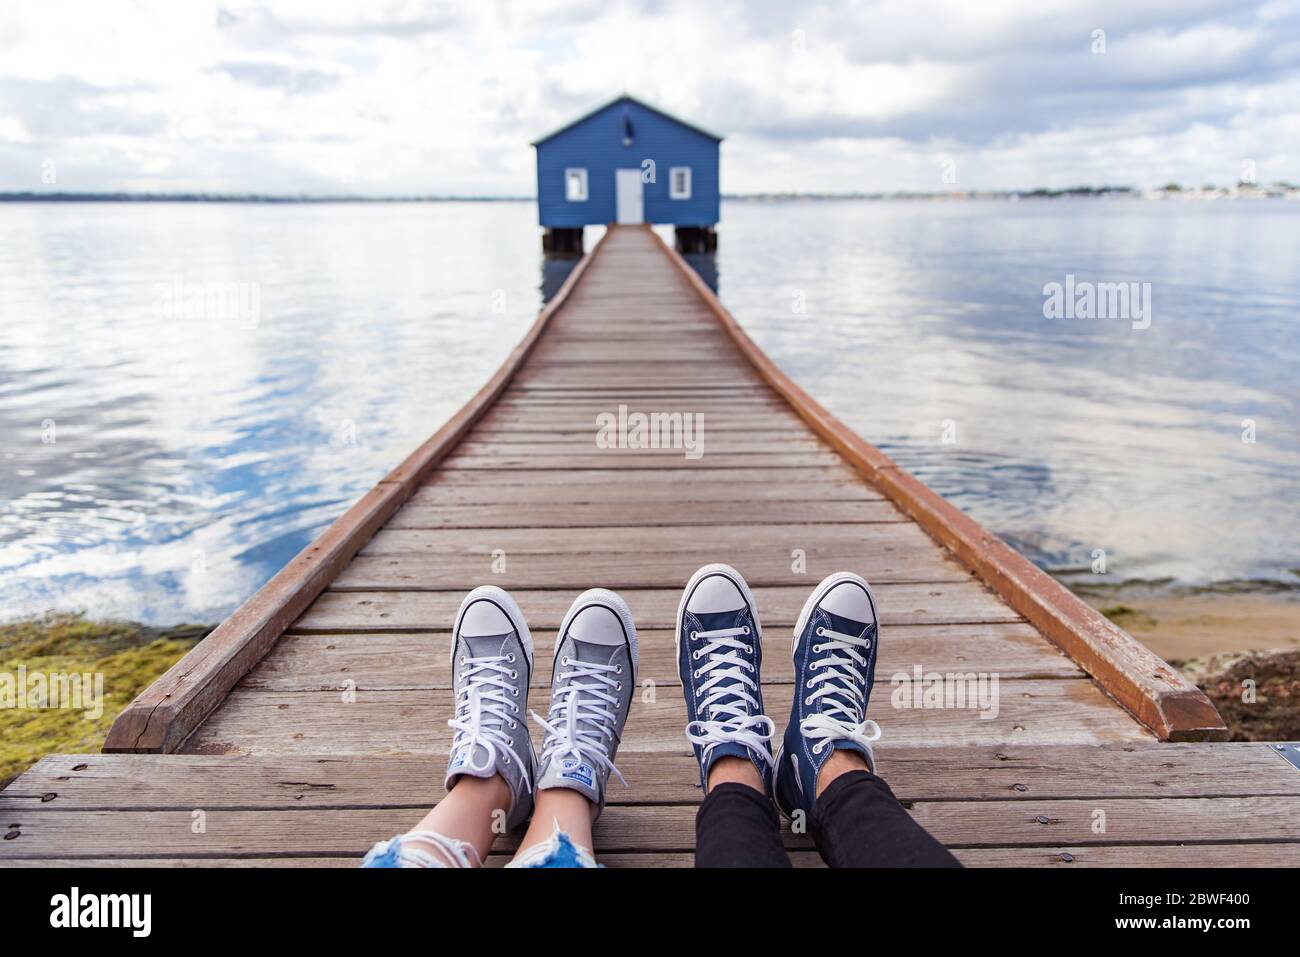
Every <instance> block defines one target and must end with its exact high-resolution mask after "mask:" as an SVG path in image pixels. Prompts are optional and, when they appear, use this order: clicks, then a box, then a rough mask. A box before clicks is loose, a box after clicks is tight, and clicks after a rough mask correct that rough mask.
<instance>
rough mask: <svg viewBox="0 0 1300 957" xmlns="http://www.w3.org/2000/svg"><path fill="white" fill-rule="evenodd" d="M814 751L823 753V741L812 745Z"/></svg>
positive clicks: (814, 752)
mask: <svg viewBox="0 0 1300 957" xmlns="http://www.w3.org/2000/svg"><path fill="white" fill-rule="evenodd" d="M812 753H813V754H821V753H822V746H821V742H818V743H817V744H814V745H813V746H812Z"/></svg>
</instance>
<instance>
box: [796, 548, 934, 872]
mask: <svg viewBox="0 0 1300 957" xmlns="http://www.w3.org/2000/svg"><path fill="white" fill-rule="evenodd" d="M878 644H879V627H878V624H877V616H876V605H875V599H874V598H873V597H872V595H871V590H870V588H869V587H868V586H867V583H866V582H865V581H863V580H862V579H861V578H859V577H858V576H857V575H853V574H850V573H847V572H839V573H837V574H834V575H830V576H829V577H827V578H826V579H824V580H823V581H822V582H821V584H819V585H818V586H817V588H816V589H814V590H813V593H812V595H811V596H809V598H808V601H807V602H806V603H805V604H804V607H803V611H802V612H800V615H799V620H798V622H797V624H796V625H795V645H794V673H795V694H794V705H793V708H792V710H791V714H790V723H789V724H788V725H787V726H786V730H785V735H784V738H783V739H782V744H781V750H780V751H779V752H778V753H777V758H776V760H777V771H776V787H775V792H776V802H777V804H778V806H779V807H780V808H781V811H782V812H783V813H784V814H786V815H787V816H788V817H791V818H792V819H796V818H798V819H802V820H803V822H804V823H805V824H807V825H809V827H810V830H811V832H812V834H813V838H814V840H815V841H816V843H817V848H818V850H819V851H820V852H821V855H822V858H823V860H825V861H826V863H827V864H830V865H831V866H832V867H907V866H921V867H951V866H959V865H958V864H957V860H956V858H954V857H953V856H952V855H951V854H950V853H948V851H947V850H945V849H944V848H943V846H942V845H940V844H939V843H938V842H937V841H936V840H935V839H934V838H933V837H931V836H930V835H929V834H928V833H927V832H926V831H925V829H924V828H922V827H921V826H920V825H919V824H917V823H916V821H915V820H913V818H912V816H911V815H910V814H908V813H907V811H906V810H905V809H904V808H903V806H902V805H901V804H899V803H898V801H897V799H896V798H895V797H894V795H893V793H892V792H891V791H890V790H889V786H888V785H887V784H885V782H884V781H883V780H881V779H880V778H879V777H877V776H876V775H875V773H874V771H875V756H874V755H873V753H872V749H871V744H872V742H874V741H876V740H877V739H879V737H880V727H879V725H877V724H876V722H874V721H872V720H870V719H868V718H867V703H868V700H869V699H870V697H871V687H872V684H873V683H874V680H875V670H876V652H877V646H878Z"/></svg>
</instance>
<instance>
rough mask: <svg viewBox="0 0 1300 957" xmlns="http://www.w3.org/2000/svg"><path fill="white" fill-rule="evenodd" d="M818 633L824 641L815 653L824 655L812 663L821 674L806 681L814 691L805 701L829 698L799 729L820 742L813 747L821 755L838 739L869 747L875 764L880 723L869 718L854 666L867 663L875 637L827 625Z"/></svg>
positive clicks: (813, 668)
mask: <svg viewBox="0 0 1300 957" xmlns="http://www.w3.org/2000/svg"><path fill="white" fill-rule="evenodd" d="M816 635H817V637H818V638H821V639H823V640H822V641H821V642H819V643H816V644H814V645H813V647H812V653H813V654H814V655H821V656H822V657H820V658H814V659H813V660H812V661H811V662H810V663H809V665H808V669H809V670H810V671H815V672H817V674H816V675H814V676H813V677H811V678H809V679H808V680H807V682H805V688H806V689H808V690H809V691H810V693H809V694H808V695H807V696H806V697H805V698H804V699H803V703H804V705H805V706H811V705H813V704H815V703H816V702H817V701H818V700H819V699H822V698H824V699H825V701H824V702H823V703H822V704H821V705H820V709H821V710H820V711H819V712H818V713H817V714H812V715H809V716H808V717H806V718H804V719H803V720H802V721H800V722H799V730H800V731H801V732H803V735H804V737H806V738H811V739H812V740H814V741H816V742H817V743H816V744H814V745H813V747H812V751H813V754H821V753H822V751H823V750H824V749H825V748H826V747H827V746H829V745H831V744H832V743H833V742H835V741H852V742H853V743H854V744H858V745H861V746H862V747H863V748H865V749H866V751H867V754H868V755H870V756H871V764H872V766H873V767H874V766H875V763H876V762H875V755H874V753H873V752H872V750H871V744H872V742H873V741H878V740H880V725H878V724H876V722H874V721H871V720H868V719H866V710H867V699H866V696H865V695H864V694H863V693H862V690H861V689H860V688H859V687H858V673H857V671H855V670H854V665H857V666H858V667H864V666H865V665H866V663H867V659H866V656H865V655H863V654H862V652H863V651H866V650H867V649H868V648H870V647H871V639H870V638H869V637H867V636H865V635H862V636H858V635H846V634H843V633H841V632H838V631H832V630H831V629H830V628H824V627H823V628H818V629H817V631H816ZM859 649H861V650H859ZM818 686H820V687H818Z"/></svg>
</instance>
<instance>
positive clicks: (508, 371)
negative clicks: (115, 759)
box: [103, 237, 604, 753]
mask: <svg viewBox="0 0 1300 957" xmlns="http://www.w3.org/2000/svg"><path fill="white" fill-rule="evenodd" d="M603 241H604V237H601V241H600V242H598V243H597V244H596V245H595V246H594V247H593V248H592V251H591V252H590V253H588V254H587V255H586V256H584V257H583V258H582V259H581V260H580V261H579V262H578V264H577V265H576V266H574V268H573V271H572V272H570V273H569V276H568V278H567V279H566V280H565V281H564V284H563V285H562V286H561V287H560V289H559V290H558V291H557V292H556V294H555V298H553V299H552V300H551V301H550V302H549V303H547V304H546V306H545V307H544V308H543V309H542V310H541V311H540V312H539V313H538V316H537V319H536V320H534V322H533V324H532V326H530V327H529V329H528V332H527V333H525V334H524V337H523V339H521V340H520V341H519V344H518V345H516V346H515V348H514V349H513V350H512V351H511V352H510V354H509V355H508V356H506V358H505V361H504V362H502V363H501V365H500V367H499V368H498V369H497V371H496V372H495V373H493V375H492V378H491V379H489V380H488V381H487V383H486V384H484V386H483V387H482V388H481V389H479V391H478V392H477V393H475V395H474V397H473V398H471V399H470V400H469V401H468V402H467V403H465V405H463V406H462V407H461V408H460V410H459V411H457V412H456V413H455V415H453V416H452V417H451V418H450V419H448V420H447V422H446V423H445V424H444V425H443V426H442V428H440V429H438V431H437V432H435V433H434V434H433V435H431V436H430V437H429V438H428V439H427V440H425V442H424V443H423V444H421V445H420V446H419V448H417V449H416V450H415V451H414V452H412V453H411V454H410V455H408V456H407V457H406V459H405V460H404V461H403V462H402V463H401V464H400V465H398V466H397V468H395V469H393V470H392V471H391V472H389V473H388V475H386V476H384V478H383V479H381V480H380V482H379V484H378V485H376V486H375V487H374V488H372V489H371V490H370V491H368V492H366V494H365V495H363V496H362V497H361V499H360V500H359V501H358V502H357V503H356V504H355V505H353V506H352V507H351V508H349V509H348V510H347V511H346V512H344V513H343V514H342V515H340V516H339V517H338V518H337V519H335V521H334V522H333V523H332V524H331V525H330V526H329V527H328V528H327V529H325V531H324V532H322V533H321V535H320V537H319V538H317V539H316V540H315V541H314V542H312V543H311V544H310V545H308V546H307V547H306V548H304V549H303V550H302V551H301V552H299V553H298V554H297V555H296V556H294V558H293V559H292V560H291V561H290V562H289V563H288V564H287V565H285V566H284V568H282V569H280V571H279V572H277V573H276V575H275V577H273V578H272V579H271V580H270V581H268V582H267V583H266V584H265V585H263V586H262V587H261V588H260V589H258V590H257V591H256V592H255V593H254V594H253V596H252V597H251V598H249V599H248V600H247V601H246V602H244V603H243V604H242V605H241V606H240V607H239V608H238V609H236V611H235V613H234V614H232V615H231V616H230V617H229V618H227V619H226V620H225V621H224V622H222V623H221V624H220V625H218V626H217V628H216V629H214V630H213V631H212V633H211V634H209V635H208V636H207V637H206V638H204V639H203V640H202V641H201V642H199V643H198V644H197V645H195V646H194V648H193V649H191V650H190V651H189V653H188V654H186V655H185V656H184V657H183V658H181V660H180V661H178V662H176V664H174V665H172V667H171V668H169V669H168V670H167V672H166V673H165V674H163V675H162V677H160V678H159V679H158V680H157V681H155V682H154V683H153V684H151V685H150V686H149V687H148V688H146V689H145V690H144V691H142V692H141V693H140V695H139V696H138V697H137V698H136V699H135V700H134V701H133V702H131V704H129V705H128V706H127V707H126V709H125V710H124V711H123V712H122V713H121V714H119V715H118V716H117V720H116V721H114V722H113V726H112V728H110V729H109V732H108V736H107V737H106V738H105V739H104V748H103V750H104V751H105V752H109V753H113V752H164V753H166V752H171V751H175V750H176V749H177V748H179V747H180V746H181V745H182V744H183V743H184V741H185V739H186V738H187V737H189V735H190V733H191V732H192V731H193V730H194V729H195V728H196V727H198V726H199V725H200V724H201V723H202V722H203V720H204V719H205V718H207V716H208V715H209V714H211V713H212V711H213V709H214V708H216V707H217V705H219V704H220V703H221V701H222V699H224V698H225V696H226V695H227V694H228V693H229V692H230V689H231V688H233V687H234V686H235V684H236V683H237V682H238V681H239V679H240V678H242V677H243V676H244V675H245V674H247V673H248V670H249V669H250V668H252V667H253V666H254V665H255V664H257V663H258V662H259V661H260V660H261V659H262V658H263V657H264V656H265V655H266V653H267V651H269V650H270V648H271V646H272V645H273V644H275V641H276V639H277V638H279V637H280V635H281V634H283V633H284V630H285V629H286V628H288V627H289V626H290V625H291V624H293V622H294V621H296V620H297V618H298V616H299V615H301V614H302V613H303V612H304V611H305V610H306V609H307V607H308V606H309V605H310V604H311V603H312V602H313V601H314V600H315V599H316V596H317V595H319V594H320V593H321V592H322V591H323V590H324V589H325V587H326V586H327V585H328V584H329V583H330V582H331V581H332V580H333V579H334V577H335V576H336V575H337V574H338V573H339V571H340V570H342V569H343V567H344V566H345V565H347V563H348V562H349V561H350V560H351V559H352V556H353V555H355V554H356V553H357V552H358V551H359V550H360V549H361V548H362V547H363V546H364V545H365V544H366V542H368V541H369V540H370V539H371V537H373V536H374V534H375V532H377V531H378V530H379V529H380V528H381V527H382V526H383V524H384V523H385V522H386V521H387V520H388V519H389V518H390V517H391V516H392V515H393V513H394V512H396V511H397V510H398V509H399V508H401V506H402V504H403V503H404V502H405V501H406V500H407V499H408V498H409V497H410V496H411V493H412V492H413V491H414V490H415V489H416V488H417V487H418V486H419V484H420V482H421V481H423V479H424V478H425V476H426V475H428V473H429V472H430V471H431V470H432V469H433V468H434V467H435V466H436V465H437V464H438V463H439V462H441V461H442V460H443V459H444V458H446V456H447V454H448V453H449V452H450V451H451V450H452V449H453V448H455V447H456V445H457V443H459V442H460V440H461V439H462V438H463V437H464V436H465V433H466V432H468V431H469V430H470V429H471V428H472V427H473V426H474V424H475V423H476V422H477V421H478V420H479V419H480V418H481V417H482V416H483V414H484V413H485V412H487V410H488V409H490V408H491V407H492V404H493V403H494V402H496V400H497V397H498V396H500V395H501V393H502V391H504V390H505V388H506V386H507V385H508V384H509V382H510V380H511V378H512V377H513V376H514V374H515V372H516V371H517V370H518V369H519V367H520V366H521V365H523V363H524V361H525V360H526V359H527V358H528V355H529V353H531V352H532V350H533V347H534V346H535V345H536V344H537V342H538V340H539V339H541V337H542V333H543V332H545V331H546V326H547V323H548V322H549V321H550V319H551V317H552V316H553V315H555V313H556V312H558V311H559V310H560V308H561V307H563V305H564V304H565V302H567V301H568V298H569V296H570V295H571V294H572V292H573V290H574V288H576V286H577V284H578V281H579V280H580V279H581V278H582V274H583V273H584V272H586V270H587V268H588V266H589V265H590V264H591V261H592V259H593V257H594V256H595V255H596V252H597V251H598V250H599V248H600V245H601V242H603Z"/></svg>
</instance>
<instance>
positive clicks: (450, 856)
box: [361, 826, 600, 867]
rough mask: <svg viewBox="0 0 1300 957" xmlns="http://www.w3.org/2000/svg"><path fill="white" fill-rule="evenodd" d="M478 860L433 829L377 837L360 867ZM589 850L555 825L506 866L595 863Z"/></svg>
mask: <svg viewBox="0 0 1300 957" xmlns="http://www.w3.org/2000/svg"><path fill="white" fill-rule="evenodd" d="M481 864H482V861H480V860H479V859H478V854H477V853H476V852H475V850H474V848H473V847H472V846H471V845H469V844H467V843H466V842H465V841H458V840H456V839H455V838H450V837H446V836H445V835H442V834H437V833H435V832H433V831H412V832H411V833H409V834H399V835H397V836H396V837H393V838H389V839H388V840H387V841H380V842H379V843H378V844H376V845H375V846H374V847H372V848H371V849H370V850H369V852H367V854H366V857H365V860H363V861H362V862H361V866H362V867H478V866H480V865H481ZM599 866H600V865H599V864H597V863H596V859H595V858H594V857H592V855H591V851H589V850H587V849H586V848H585V847H580V846H579V845H577V844H574V843H573V840H572V839H571V838H570V837H569V835H567V834H565V833H564V832H563V831H561V830H560V829H559V827H558V826H557V827H556V829H555V833H554V834H552V835H551V837H550V840H547V841H543V842H542V843H541V844H534V845H533V846H532V847H530V848H528V849H527V850H524V851H521V852H520V853H518V854H516V855H515V858H514V860H512V861H511V862H510V863H509V864H507V865H506V867H599Z"/></svg>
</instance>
